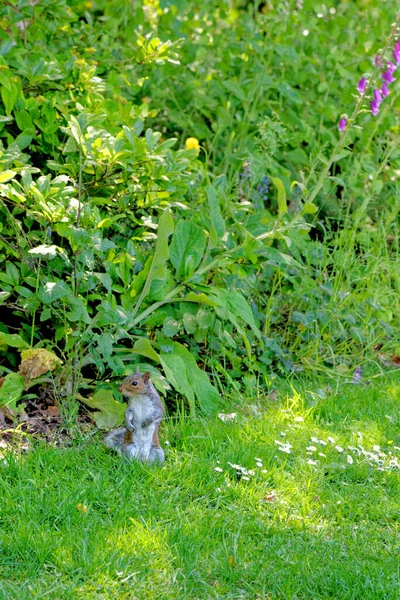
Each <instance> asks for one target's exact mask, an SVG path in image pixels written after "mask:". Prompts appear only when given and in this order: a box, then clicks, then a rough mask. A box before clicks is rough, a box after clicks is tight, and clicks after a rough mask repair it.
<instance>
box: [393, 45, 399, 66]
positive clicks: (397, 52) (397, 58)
mask: <svg viewBox="0 0 400 600" xmlns="http://www.w3.org/2000/svg"><path fill="white" fill-rule="evenodd" d="M393 58H394V60H395V61H396V65H400V50H396V48H395V49H394V50H393Z"/></svg>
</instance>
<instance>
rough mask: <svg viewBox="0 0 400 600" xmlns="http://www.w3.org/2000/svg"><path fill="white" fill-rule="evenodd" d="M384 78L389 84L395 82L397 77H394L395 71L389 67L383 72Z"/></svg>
mask: <svg viewBox="0 0 400 600" xmlns="http://www.w3.org/2000/svg"><path fill="white" fill-rule="evenodd" d="M382 78H383V81H384V82H385V83H387V84H388V85H389V84H390V83H393V81H396V80H395V78H394V77H393V71H391V70H390V69H388V70H387V71H385V72H384V73H382Z"/></svg>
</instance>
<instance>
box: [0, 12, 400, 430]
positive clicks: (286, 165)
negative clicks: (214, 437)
mask: <svg viewBox="0 0 400 600" xmlns="http://www.w3.org/2000/svg"><path fill="white" fill-rule="evenodd" d="M367 5H368V2H366V8H368V6H367ZM263 6H264V5H260V6H257V5H252V6H251V7H250V6H247V7H243V6H242V5H241V4H239V3H238V4H237V5H235V6H232V5H231V3H230V4H229V6H228V4H227V3H226V4H225V3H223V4H221V5H219V6H218V7H217V8H216V6H215V5H214V4H213V3H211V2H206V3H202V4H201V5H197V4H196V3H189V4H187V5H186V3H178V4H170V3H164V4H162V3H158V2H157V1H155V2H154V1H153V2H150V1H149V2H144V3H139V2H133V3H131V2H130V3H127V2H124V1H122V0H121V1H120V2H118V3H112V4H111V3H108V2H105V1H103V2H96V3H93V2H91V1H89V2H85V3H82V2H69V3H67V2H65V0H64V1H61V2H57V3H55V2H54V1H53V0H39V1H38V2H24V1H22V2H18V3H17V2H9V3H8V4H6V5H4V6H3V7H0V42H1V45H0V83H1V86H2V87H1V104H0V138H1V139H0V169H1V172H0V195H1V200H0V212H1V220H2V226H1V227H2V229H1V232H0V257H1V260H2V262H3V264H4V269H3V271H2V272H1V273H0V281H1V284H2V291H1V292H0V294H1V295H0V299H1V302H2V322H1V324H0V342H1V344H2V345H1V347H0V349H1V351H2V355H3V357H4V361H3V366H2V369H3V373H4V374H6V377H5V383H4V384H3V387H2V388H1V390H2V392H1V395H2V400H0V402H3V403H5V402H6V403H8V404H10V405H12V406H14V407H15V406H16V403H17V402H18V400H19V399H20V398H21V396H23V394H24V390H26V389H28V388H32V390H33V392H35V390H36V389H37V388H36V387H35V386H37V385H38V384H43V383H46V382H47V383H48V382H51V383H52V384H53V386H54V389H55V391H56V394H57V397H58V399H59V405H60V407H61V409H62V411H63V414H64V417H65V419H67V420H68V419H71V418H73V417H74V416H75V414H76V410H77V403H76V398H79V399H80V400H82V401H83V402H86V403H87V404H89V405H90V406H91V407H93V408H98V409H99V412H98V413H97V415H96V418H97V422H98V423H99V424H100V425H113V424H115V423H116V422H117V421H118V420H119V419H120V418H121V408H120V407H121V405H120V404H119V402H116V401H115V398H117V400H119V399H120V397H119V393H118V391H117V389H116V388H117V386H116V384H115V383H113V381H114V378H120V377H122V376H123V375H124V374H126V373H127V372H130V371H131V370H132V369H134V368H135V366H136V365H138V364H139V365H142V366H146V368H150V370H152V372H153V378H154V381H155V384H156V385H157V387H158V388H159V389H160V391H162V392H163V393H165V392H166V391H168V390H169V389H170V386H169V384H170V385H171V386H172V388H173V389H174V390H175V392H178V393H179V394H181V395H183V396H184V397H185V399H186V403H187V405H188V406H189V408H190V410H191V412H192V413H194V411H195V409H196V406H199V407H200V408H201V409H202V410H204V411H212V410H215V408H216V407H217V406H218V404H219V403H220V401H221V399H220V391H221V389H220V390H219V391H218V389H217V387H215V385H217V384H218V385H219V387H220V388H224V387H226V385H227V384H233V385H234V386H235V387H236V389H239V388H240V386H241V385H242V384H243V385H244V387H243V388H242V389H244V390H245V389H250V390H251V389H253V390H254V388H255V386H256V385H258V382H260V381H261V383H262V382H263V381H265V383H266V384H267V385H269V383H268V382H269V381H270V377H271V374H274V373H276V372H281V373H284V372H290V371H291V370H296V369H298V368H304V367H306V368H311V369H313V368H327V367H332V366H333V367H335V368H336V367H337V366H338V365H339V366H340V365H342V366H343V365H344V366H346V365H351V358H349V356H351V354H353V358H354V354H356V355H357V359H358V357H359V356H362V355H363V354H364V352H365V349H366V348H369V349H371V348H372V346H373V345H374V344H375V343H376V342H377V341H382V342H385V341H386V340H387V339H388V338H389V337H390V336H393V332H394V331H395V330H396V323H397V317H396V314H395V310H394V309H393V302H394V303H396V304H397V306H398V300H397V297H398V295H397V294H396V293H395V292H396V291H398V287H399V280H398V275H397V276H396V272H397V267H398V249H397V247H395V245H394V244H393V241H390V240H393V239H394V238H395V233H396V231H397V229H396V225H395V222H396V219H397V216H398V210H399V202H398V187H397V182H396V181H395V179H393V177H392V179H393V181H391V182H390V183H389V184H388V185H387V186H386V187H385V188H384V187H383V182H384V181H386V179H387V177H388V176H389V174H390V173H392V172H393V167H394V166H395V161H396V159H397V156H398V151H397V149H396V147H395V139H394V135H395V125H394V118H395V116H394V114H393V112H392V113H389V111H386V114H385V115H384V118H383V122H382V125H381V128H380V129H379V131H381V132H382V133H381V134H380V135H382V137H381V138H380V137H379V136H378V139H377V143H376V144H372V141H371V140H372V137H371V127H372V126H371V123H370V120H371V117H370V115H362V119H363V120H364V124H365V128H364V129H360V130H357V129H354V130H352V132H351V133H350V138H349V139H350V140H351V141H350V144H351V145H352V146H353V148H352V149H353V153H352V154H351V153H350V150H348V149H345V150H343V152H342V153H341V154H340V155H339V154H338V155H337V156H336V157H335V160H334V166H333V170H332V173H329V174H328V177H327V178H326V181H324V182H323V183H324V185H323V187H322V188H321V190H320V192H319V193H318V194H316V193H315V194H314V196H317V201H318V205H319V207H321V212H320V215H322V216H325V221H320V222H319V224H317V223H316V221H315V219H316V217H315V214H316V213H317V210H318V207H317V204H314V202H313V201H310V196H309V194H310V190H312V189H316V188H315V185H316V183H317V180H318V173H319V171H320V168H322V165H323V164H324V161H325V163H326V159H325V158H324V155H323V152H324V151H325V149H326V148H328V147H329V146H331V145H332V144H333V143H334V141H335V135H334V133H333V130H332V124H333V122H335V123H336V121H337V118H338V115H339V113H340V111H341V110H342V109H343V103H344V102H346V101H348V102H349V103H350V102H351V100H350V91H345V94H344V97H343V87H344V85H343V84H344V82H346V86H347V89H348V90H350V89H351V87H352V86H353V83H352V81H353V80H355V79H356V69H355V68H354V65H351V67H350V66H347V65H345V64H344V63H345V61H344V58H343V54H342V55H341V56H339V54H338V52H337V51H336V49H335V48H336V46H334V47H333V49H332V54H331V55H326V56H325V55H322V54H323V53H318V54H316V48H317V47H318V46H319V45H320V44H322V43H323V40H324V39H330V38H333V39H334V40H335V44H337V45H343V43H344V41H345V40H346V41H347V37H345V34H344V32H343V31H342V24H343V22H344V19H348V18H349V17H350V18H354V15H355V12H354V11H355V10H356V9H355V8H354V6H353V5H350V6H347V5H346V7H343V8H340V10H339V11H338V12H339V13H340V14H338V15H337V16H335V17H334V15H335V14H336V13H335V12H334V11H332V10H330V11H329V10H328V9H327V8H326V9H325V8H322V9H321V10H322V11H323V19H322V18H321V19H320V17H319V16H318V15H317V16H315V8H314V7H313V6H311V5H310V6H309V7H308V8H307V7H306V6H304V7H303V9H301V10H300V9H299V10H289V11H288V10H287V4H286V3H281V4H280V3H278V6H277V8H276V10H270V9H269V7H268V6H267V5H265V6H264V8H265V10H264V8H263ZM131 8H132V10H131ZM376 10H378V9H376ZM379 10H380V9H379ZM310 14H311V15H312V17H311V20H310V18H309V17H310ZM380 14H384V13H383V11H380ZM307 15H308V16H307ZM389 16H390V15H387V16H385V20H384V23H385V24H388V23H390V20H389ZM291 19H293V23H292V24H291V25H290V20H291ZM318 19H319V20H318ZM362 19H364V20H365V22H366V23H368V26H369V27H370V28H371V31H373V33H374V35H375V36H376V37H377V38H378V39H382V38H383V37H384V36H385V35H386V33H387V31H384V28H383V25H382V24H381V25H379V23H377V19H372V17H371V15H369V14H368V10H367V9H366V10H365V11H364V12H363V13H362ZM303 21H304V22H308V25H307V27H308V29H309V30H310V37H309V36H308V35H306V33H305V30H304V31H303V36H300V38H299V36H297V37H296V36H295V33H296V32H297V31H298V29H299V28H301V27H302V26H303ZM293 24H294V25H295V27H294V28H293ZM319 24H320V25H319ZM322 25H323V27H322ZM205 26H206V28H205ZM346 31H347V30H346ZM352 31H353V30H352ZM283 33H288V35H286V36H285V43H282V39H283V38H282V36H283ZM347 35H348V34H347V33H346V36H347ZM182 38H183V39H182ZM313 44H314V45H313ZM368 44H369V42H368ZM365 45H367V39H366V38H365V41H364V46H365ZM216 47H218V52H215V48H216ZM346 48H347V49H348V43H347V45H346ZM368 49H369V50H371V47H370V46H369V47H368ZM352 52H353V54H354V56H355V57H356V58H358V54H357V53H356V51H355V50H354V49H353V50H352ZM179 60H182V65H179ZM346 60H347V61H348V62H349V57H348V56H347V58H346ZM362 60H364V59H362ZM300 65H304V67H303V68H299V66H300ZM364 68H365V69H366V68H367V66H364V62H361V65H360V69H364ZM334 69H335V70H336V72H337V73H338V74H339V76H338V77H337V78H336V79H335V78H333V77H332V76H330V75H329V76H328V74H329V73H333V70H334ZM328 80H329V82H330V83H329V82H328ZM353 87H354V86H353ZM393 96H395V94H393ZM315 99H316V100H315ZM327 99H329V101H328V100H327ZM312 101H313V106H311V102H312ZM340 103H342V105H341V106H340ZM303 106H306V107H308V108H309V110H310V115H309V118H307V119H306V118H301V115H300V111H301V108H302V107H303ZM311 109H312V110H311ZM390 125H392V127H391V128H390ZM386 131H387V133H386ZM373 133H374V134H375V133H376V132H375V131H373ZM191 136H196V138H193V139H192V140H191V141H190V140H188V143H187V144H186V145H185V144H184V140H185V139H187V138H190V137H191ZM197 138H199V139H200V140H201V146H200V145H199V144H198V141H197ZM321 148H322V152H321ZM361 148H364V149H363V150H361ZM369 148H371V150H369ZM360 182H363V183H362V184H361V183H360ZM338 190H342V191H341V192H339V191H338ZM361 191H362V193H363V196H364V201H363V202H360V200H359V197H360V192H361ZM396 194H397V196H396ZM378 197H379V198H380V201H382V202H384V201H386V200H385V198H386V197H387V198H388V199H387V205H388V212H387V213H385V214H384V215H383V216H382V215H379V216H377V215H376V213H374V212H373V210H371V209H373V207H374V202H376V200H377V198H378ZM341 204H344V205H345V207H346V211H347V212H343V211H342V210H341ZM354 208H356V209H357V210H356V212H355V213H354V214H353V212H354V211H353V209H354ZM329 215H330V216H332V215H334V216H335V221H334V226H333V228H332V229H333V231H334V230H336V229H338V228H339V227H341V228H342V232H341V233H340V234H335V233H332V232H331V233H325V234H324V231H325V232H327V231H328V230H329V229H331V227H330V221H329V220H327V218H328V217H329ZM366 223H369V226H368V228H366V226H365V225H366ZM315 225H316V227H314V228H313V226H315ZM390 228H392V231H391V232H390V234H389V233H388V231H389V229H390ZM389 235H390V237H389ZM385 236H386V238H385ZM322 242H324V243H322ZM382 261H383V262H382ZM383 263H384V264H385V267H382V268H381V266H380V265H382V264H383ZM382 282H383V283H384V286H385V291H384V292H383V293H382V292H381V291H377V289H376V286H380V285H382ZM378 299H379V303H378V302H377V300H378ZM397 314H398V313H397ZM45 349H46V350H47V351H48V352H49V353H50V354H49V355H46V357H47V358H46V360H44V355H43V354H40V351H43V350H45ZM23 350H24V351H25V352H26V351H28V352H31V353H32V352H33V354H30V355H29V360H30V361H31V362H29V363H26V360H27V359H24V356H23V355H22V363H21V364H20V362H21V357H20V352H21V351H23ZM49 356H51V357H52V359H51V360H50V359H49ZM57 358H59V359H62V366H61V367H60V366H57V360H56V359H57ZM48 360H50V362H48ZM24 361H25V362H24ZM43 361H44V362H43ZM46 361H47V362H46ZM141 361H143V364H142V362H141ZM300 363H301V365H300ZM43 365H45V366H43ZM46 366H47V367H48V368H46ZM206 368H208V369H212V371H213V373H214V375H215V376H216V377H215V379H214V385H213V384H212V383H211V382H210V379H209V377H208V375H207V374H206V372H205V369H206ZM17 369H19V371H18V373H17ZM49 372H50V373H49ZM260 376H261V379H260ZM110 378H111V383H110V382H109V379H110ZM106 379H107V381H106ZM238 386H239V387H238ZM246 386H247V387H246ZM32 390H31V392H32ZM93 391H94V395H93V397H90V394H91V393H92V392H93Z"/></svg>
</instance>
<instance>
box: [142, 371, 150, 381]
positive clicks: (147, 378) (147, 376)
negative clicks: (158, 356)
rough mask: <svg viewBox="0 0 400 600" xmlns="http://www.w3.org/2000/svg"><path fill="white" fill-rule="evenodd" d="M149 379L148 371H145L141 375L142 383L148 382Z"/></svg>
mask: <svg viewBox="0 0 400 600" xmlns="http://www.w3.org/2000/svg"><path fill="white" fill-rule="evenodd" d="M149 379H150V371H146V373H145V374H144V375H143V381H145V382H146V381H148V380H149Z"/></svg>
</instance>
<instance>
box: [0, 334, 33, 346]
mask: <svg viewBox="0 0 400 600" xmlns="http://www.w3.org/2000/svg"><path fill="white" fill-rule="evenodd" d="M0 344H1V345H3V344H5V345H7V346H11V347H12V348H17V349H18V350H21V348H29V347H30V346H29V344H28V343H27V342H25V340H23V339H22V337H21V336H20V335H18V333H3V332H2V331H0Z"/></svg>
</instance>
